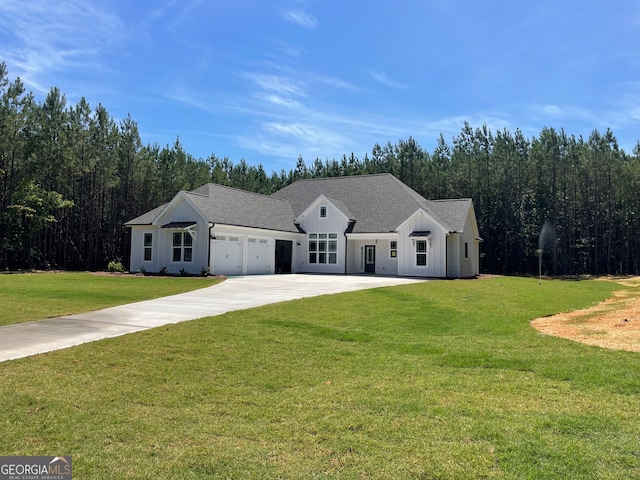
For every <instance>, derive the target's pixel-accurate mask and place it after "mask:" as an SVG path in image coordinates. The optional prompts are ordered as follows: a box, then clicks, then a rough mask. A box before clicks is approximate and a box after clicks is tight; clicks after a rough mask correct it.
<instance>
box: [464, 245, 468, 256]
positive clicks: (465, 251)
mask: <svg viewBox="0 0 640 480" xmlns="http://www.w3.org/2000/svg"><path fill="white" fill-rule="evenodd" d="M464 258H469V243H468V242H464Z"/></svg>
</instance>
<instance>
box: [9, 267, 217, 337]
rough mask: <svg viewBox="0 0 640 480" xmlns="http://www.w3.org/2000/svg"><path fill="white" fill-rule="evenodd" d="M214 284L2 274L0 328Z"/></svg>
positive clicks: (211, 281) (195, 280) (191, 280)
mask: <svg viewBox="0 0 640 480" xmlns="http://www.w3.org/2000/svg"><path fill="white" fill-rule="evenodd" d="M216 282H219V280H216V279H214V278H212V277H209V278H200V277H190V278H182V277H135V276H103V275H94V274H91V273H28V274H3V275H0V306H2V308H0V326H2V325H10V324H13V323H22V322H28V321H31V320H42V319H43V318H50V317H59V316H61V315H70V314H72V313H80V312H87V311H90V310H99V309H101V308H107V307H113V306H116V305H123V304H125V303H132V302H139V301H142V300H149V299H152V298H158V297H164V296H167V295H175V294H176V293H183V292H188V291H190V290H196V289H198V288H203V287H208V286H211V285H214V284H215V283H216Z"/></svg>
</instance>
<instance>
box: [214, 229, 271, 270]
mask: <svg viewBox="0 0 640 480" xmlns="http://www.w3.org/2000/svg"><path fill="white" fill-rule="evenodd" d="M244 240H245V239H244V237H241V236H233V235H229V236H224V235H223V236H218V238H216V239H215V240H213V241H212V242H211V248H212V252H211V263H212V267H213V268H212V273H213V274H215V275H227V276H231V275H245V274H246V275H260V274H269V273H271V272H272V269H271V263H272V258H271V257H273V248H272V242H273V240H271V239H268V238H258V237H248V238H247V239H246V240H247V241H246V256H245V242H244ZM245 261H246V265H245ZM245 267H246V269H245Z"/></svg>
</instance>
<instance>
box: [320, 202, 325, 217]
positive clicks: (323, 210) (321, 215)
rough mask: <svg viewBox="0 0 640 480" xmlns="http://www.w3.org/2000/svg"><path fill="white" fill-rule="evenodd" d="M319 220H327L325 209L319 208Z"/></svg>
mask: <svg viewBox="0 0 640 480" xmlns="http://www.w3.org/2000/svg"><path fill="white" fill-rule="evenodd" d="M320 218H327V207H325V206H324V205H323V206H322V207H320Z"/></svg>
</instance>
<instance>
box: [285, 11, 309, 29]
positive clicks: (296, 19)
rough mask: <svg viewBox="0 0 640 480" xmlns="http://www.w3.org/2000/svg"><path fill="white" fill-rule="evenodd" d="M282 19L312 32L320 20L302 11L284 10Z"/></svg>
mask: <svg viewBox="0 0 640 480" xmlns="http://www.w3.org/2000/svg"><path fill="white" fill-rule="evenodd" d="M282 18H284V19H285V20H287V21H289V22H293V23H296V24H298V25H300V26H302V27H305V28H310V29H312V30H313V29H314V28H316V26H317V25H318V20H317V19H316V18H315V17H314V16H313V15H311V14H309V13H307V12H303V11H302V10H283V11H282Z"/></svg>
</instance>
